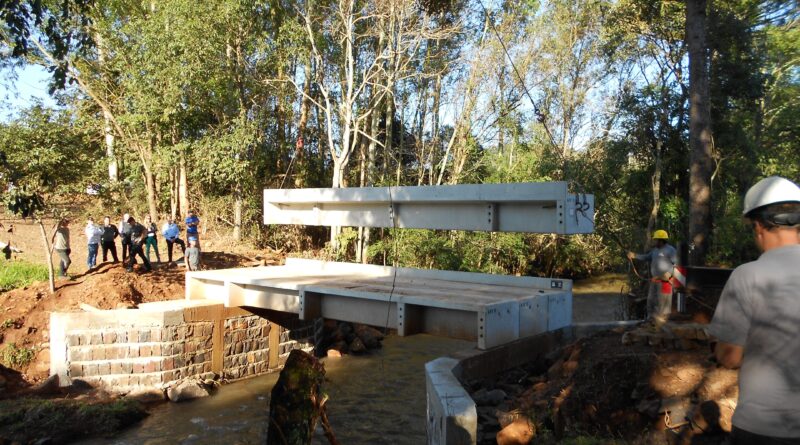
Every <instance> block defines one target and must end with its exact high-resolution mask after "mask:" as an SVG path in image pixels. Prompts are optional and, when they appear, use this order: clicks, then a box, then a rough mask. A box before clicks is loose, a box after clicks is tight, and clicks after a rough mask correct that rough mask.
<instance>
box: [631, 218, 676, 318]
mask: <svg viewBox="0 0 800 445" xmlns="http://www.w3.org/2000/svg"><path fill="white" fill-rule="evenodd" d="M653 243H654V244H655V246H654V247H653V249H651V250H650V251H649V252H647V253H634V252H628V259H629V260H634V259H636V260H639V261H649V262H650V288H649V289H648V292H647V318H648V319H649V320H653V321H654V322H655V324H656V326H661V325H663V324H664V323H666V321H667V319H668V318H669V314H670V312H671V311H672V284H671V283H670V279H671V278H672V275H673V273H674V269H675V263H676V262H677V260H678V252H677V251H676V250H675V248H674V247H672V245H670V244H669V234H668V233H667V231H666V230H661V229H659V230H656V231H655V232H653Z"/></svg>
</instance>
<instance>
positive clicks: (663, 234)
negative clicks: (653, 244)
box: [653, 229, 669, 240]
mask: <svg viewBox="0 0 800 445" xmlns="http://www.w3.org/2000/svg"><path fill="white" fill-rule="evenodd" d="M653 239H663V240H668V239H669V234H667V231H666V230H661V229H659V230H656V231H655V232H653Z"/></svg>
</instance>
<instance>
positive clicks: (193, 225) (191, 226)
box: [186, 215, 200, 235]
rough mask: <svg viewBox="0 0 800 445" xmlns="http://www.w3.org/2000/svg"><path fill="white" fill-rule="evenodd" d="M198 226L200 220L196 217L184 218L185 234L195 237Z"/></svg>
mask: <svg viewBox="0 0 800 445" xmlns="http://www.w3.org/2000/svg"><path fill="white" fill-rule="evenodd" d="M198 224H200V218H198V217H197V215H195V216H191V217H189V218H186V233H191V234H194V235H196V234H197V225H198Z"/></svg>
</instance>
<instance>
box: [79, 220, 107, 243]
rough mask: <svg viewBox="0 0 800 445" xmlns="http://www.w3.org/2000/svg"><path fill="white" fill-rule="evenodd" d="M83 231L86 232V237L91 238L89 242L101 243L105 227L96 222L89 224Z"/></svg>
mask: <svg viewBox="0 0 800 445" xmlns="http://www.w3.org/2000/svg"><path fill="white" fill-rule="evenodd" d="M83 233H85V234H86V239H88V240H89V242H88V244H100V236H101V235H102V234H103V228H102V227H100V226H96V225H94V224H87V225H86V229H84V231H83Z"/></svg>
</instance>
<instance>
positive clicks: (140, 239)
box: [128, 217, 153, 272]
mask: <svg viewBox="0 0 800 445" xmlns="http://www.w3.org/2000/svg"><path fill="white" fill-rule="evenodd" d="M128 224H129V225H130V228H131V238H130V242H131V244H130V249H131V251H130V262H129V263H128V272H133V265H134V264H136V255H139V257H140V258H141V259H142V261H143V262H144V270H145V271H147V272H150V271H151V270H153V268H152V266H150V261H149V260H148V259H147V257H146V256H144V252H143V251H142V246H144V243H145V238H147V229H146V228H145V227H144V226H143V225H141V224H139V223H137V222H136V220H135V219H133V217H130V218H128Z"/></svg>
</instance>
